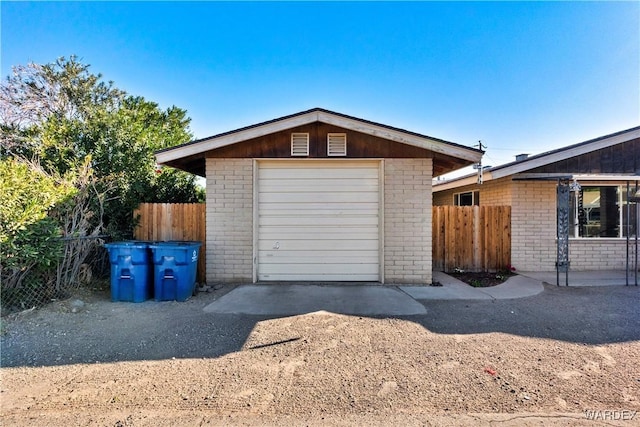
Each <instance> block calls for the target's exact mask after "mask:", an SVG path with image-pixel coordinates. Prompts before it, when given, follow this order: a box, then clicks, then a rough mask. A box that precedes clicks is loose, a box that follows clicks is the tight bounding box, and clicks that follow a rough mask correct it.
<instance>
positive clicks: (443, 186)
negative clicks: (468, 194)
mask: <svg viewBox="0 0 640 427" xmlns="http://www.w3.org/2000/svg"><path fill="white" fill-rule="evenodd" d="M492 179H493V177H492V176H491V172H487V171H484V172H483V173H482V181H490V180H492ZM474 184H477V185H482V184H478V175H472V176H471V175H470V176H466V177H462V178H459V179H454V180H451V181H445V182H442V183H436V184H434V185H433V187H432V190H433V192H434V193H437V192H439V191H446V190H453V189H455V188H459V187H466V186H467V185H474Z"/></svg>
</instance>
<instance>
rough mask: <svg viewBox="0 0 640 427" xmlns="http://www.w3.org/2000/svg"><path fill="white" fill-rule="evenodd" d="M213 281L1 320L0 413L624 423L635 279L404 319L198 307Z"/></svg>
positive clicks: (45, 420) (53, 422)
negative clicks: (166, 293) (143, 298)
mask: <svg viewBox="0 0 640 427" xmlns="http://www.w3.org/2000/svg"><path fill="white" fill-rule="evenodd" d="M228 290H229V288H224V289H221V290H219V291H216V292H212V293H209V294H200V295H198V296H197V297H195V298H193V299H191V300H189V301H187V302H185V303H177V302H162V303H158V302H153V301H150V302H146V303H142V304H129V303H112V302H109V301H108V295H107V294H106V293H105V292H102V293H100V292H98V293H86V292H85V293H84V294H81V295H78V296H76V298H74V299H71V300H68V301H61V302H56V303H53V304H51V305H49V306H47V307H45V308H43V309H40V310H33V311H30V312H25V313H22V314H19V315H14V316H11V317H9V318H4V319H3V322H2V368H1V370H0V373H1V375H2V377H1V378H2V384H1V387H0V401H1V408H2V410H1V416H0V420H1V423H2V425H18V426H23V425H24V426H27V425H28V426H32V425H36V426H39V425H42V426H45V425H46V426H57V425H60V426H63V425H64V426H68V425H100V426H102V425H104V426H173V425H188V426H191V425H223V424H224V425H230V424H234V425H452V424H453V425H495V424H498V423H499V424H500V425H513V426H516V425H518V426H523V425H524V426H527V425H529V426H539V425H567V426H568V425H624V426H631V425H640V414H637V413H636V412H637V411H640V363H639V361H640V309H639V308H638V307H640V291H638V289H637V288H632V287H609V288H590V289H584V288H583V289H577V288H574V289H570V288H556V287H546V289H545V292H543V293H542V294H540V295H539V296H536V297H531V298H523V299H520V300H503V301H473V302H472V301H424V302H423V303H424V304H425V307H426V308H427V311H428V314H427V315H424V316H411V317H407V318H368V317H358V316H347V315H342V314H336V313H329V312H322V311H321V312H315V313H308V314H305V315H299V316H293V317H275V318H265V317H257V316H240V315H212V314H206V313H204V312H203V311H202V309H203V308H204V307H205V306H206V305H207V304H209V303H211V302H212V301H214V300H215V299H217V298H219V297H220V296H221V295H222V294H223V293H225V292H227V291H228ZM79 301H80V302H79ZM591 419H595V421H592V420H591Z"/></svg>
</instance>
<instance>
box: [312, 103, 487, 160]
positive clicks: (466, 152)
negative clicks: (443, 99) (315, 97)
mask: <svg viewBox="0 0 640 427" xmlns="http://www.w3.org/2000/svg"><path fill="white" fill-rule="evenodd" d="M318 120H319V121H321V122H323V123H327V124H330V125H335V126H338V127H341V128H345V129H349V130H352V131H355V132H360V133H363V134H366V135H371V136H375V137H378V138H383V139H387V140H389V141H394V142H400V143H402V144H407V145H412V146H414V147H418V148H423V149H425V150H430V151H433V152H436V153H442V154H446V155H448V156H452V157H456V158H459V159H463V160H467V161H469V162H473V163H478V162H480V159H481V158H482V153H481V152H478V151H477V150H473V149H470V148H469V149H467V148H464V147H458V146H455V145H450V144H446V143H444V142H440V141H435V140H432V139H429V138H425V137H419V136H417V135H411V134H408V133H405V132H402V131H399V130H395V129H389V128H386V127H384V126H376V125H375V124H371V123H362V122H361V121H359V120H356V119H352V118H348V117H342V116H336V115H333V114H330V113H327V112H324V111H320V112H318Z"/></svg>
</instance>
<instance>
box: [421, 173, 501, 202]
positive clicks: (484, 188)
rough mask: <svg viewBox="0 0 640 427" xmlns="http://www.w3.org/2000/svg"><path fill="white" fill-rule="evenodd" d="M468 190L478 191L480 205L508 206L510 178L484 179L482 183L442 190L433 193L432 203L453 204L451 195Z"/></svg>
mask: <svg viewBox="0 0 640 427" xmlns="http://www.w3.org/2000/svg"><path fill="white" fill-rule="evenodd" d="M468 191H479V192H480V205H481V206H509V205H510V204H511V178H509V177H507V178H501V179H496V180H491V181H486V182H485V183H484V184H482V185H478V184H472V185H465V186H463V187H459V188H455V189H452V190H444V191H438V192H435V193H433V204H434V205H436V206H450V205H453V195H454V194H455V193H466V192H468Z"/></svg>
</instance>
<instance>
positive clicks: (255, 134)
mask: <svg viewBox="0 0 640 427" xmlns="http://www.w3.org/2000/svg"><path fill="white" fill-rule="evenodd" d="M317 116H318V113H317V112H316V111H312V112H309V113H306V114H303V115H300V116H295V117H290V118H287V119H283V120H280V121H277V122H274V123H268V124H266V125H263V126H257V127H254V128H249V129H245V130H242V131H239V132H233V133H230V134H227V135H222V136H219V137H214V138H210V139H205V140H204V141H200V142H198V143H195V144H188V145H185V146H182V147H176V148H175V149H173V150H167V151H163V152H161V153H156V160H157V162H158V163H160V164H162V163H166V162H169V161H171V160H176V159H180V158H182V157H187V156H192V155H196V154H201V153H205V152H207V151H211V150H215V149H218V148H222V147H226V146H228V145H233V144H236V143H238V142H242V141H246V140H249V139H253V138H259V137H261V136H264V135H268V134H271V133H276V132H280V131H283V130H287V129H291V128H294V127H297V126H304V125H307V124H309V123H313V122H315V121H316V120H317Z"/></svg>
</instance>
